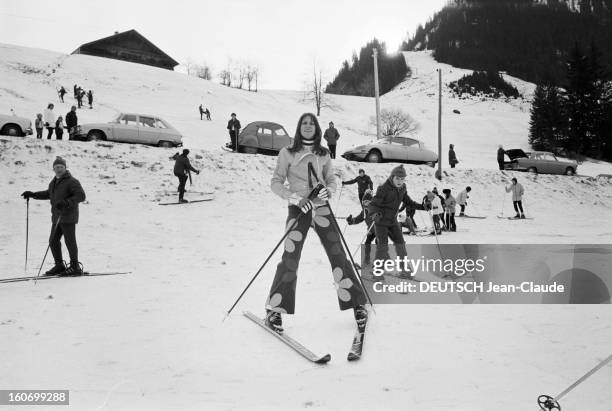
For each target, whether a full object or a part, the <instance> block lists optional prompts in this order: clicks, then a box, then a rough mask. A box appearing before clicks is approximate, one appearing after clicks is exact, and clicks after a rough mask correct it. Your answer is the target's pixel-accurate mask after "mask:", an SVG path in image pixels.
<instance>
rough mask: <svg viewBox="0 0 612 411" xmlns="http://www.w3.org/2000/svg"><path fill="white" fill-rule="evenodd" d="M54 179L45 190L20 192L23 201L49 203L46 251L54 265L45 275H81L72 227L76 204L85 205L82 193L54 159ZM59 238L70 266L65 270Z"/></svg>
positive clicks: (63, 163)
mask: <svg viewBox="0 0 612 411" xmlns="http://www.w3.org/2000/svg"><path fill="white" fill-rule="evenodd" d="M53 171H54V172H55V177H54V178H53V179H52V180H51V182H50V183H49V187H48V188H47V189H46V190H43V191H38V192H32V191H24V192H23V194H21V195H22V197H23V198H25V199H30V198H33V199H35V200H50V202H51V223H52V226H51V236H50V238H49V248H50V249H51V254H52V255H53V260H54V261H55V265H54V266H53V268H52V269H50V270H49V271H47V272H46V273H45V275H47V276H49V275H65V276H73V275H82V274H83V268H82V267H81V264H80V263H79V249H78V246H77V240H76V225H77V223H78V222H79V203H81V202H83V201H85V191H83V187H82V186H81V183H79V180H77V179H76V178H74V177H73V176H72V175H71V174H70V171H68V170H67V169H66V161H65V160H64V159H63V158H61V157H57V158H56V159H55V161H54V162H53ZM62 236H63V237H64V242H65V243H66V248H68V254H69V255H70V266H69V267H66V266H65V264H64V259H63V258H62V244H61V242H60V240H61V238H62Z"/></svg>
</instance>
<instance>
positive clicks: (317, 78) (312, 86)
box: [304, 64, 330, 117]
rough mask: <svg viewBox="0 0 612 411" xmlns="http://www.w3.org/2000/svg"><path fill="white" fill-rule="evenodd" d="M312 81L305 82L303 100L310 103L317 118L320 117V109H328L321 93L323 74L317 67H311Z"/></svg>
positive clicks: (323, 94) (323, 93) (322, 92)
mask: <svg viewBox="0 0 612 411" xmlns="http://www.w3.org/2000/svg"><path fill="white" fill-rule="evenodd" d="M312 74H313V76H312V80H310V81H308V82H306V84H305V87H304V88H305V90H304V100H305V101H312V102H314V104H315V107H316V109H317V117H319V116H320V115H321V108H322V107H330V105H329V104H328V103H327V99H326V97H325V92H324V91H323V73H322V71H321V69H320V68H317V65H316V64H314V65H313V70H312Z"/></svg>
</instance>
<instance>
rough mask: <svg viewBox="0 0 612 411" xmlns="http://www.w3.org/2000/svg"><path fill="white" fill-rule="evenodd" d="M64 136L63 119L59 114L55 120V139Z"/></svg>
mask: <svg viewBox="0 0 612 411" xmlns="http://www.w3.org/2000/svg"><path fill="white" fill-rule="evenodd" d="M63 136H64V119H63V118H62V116H59V117H58V118H57V120H56V121H55V139H56V140H61V139H62V138H63Z"/></svg>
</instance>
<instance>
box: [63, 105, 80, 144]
mask: <svg viewBox="0 0 612 411" xmlns="http://www.w3.org/2000/svg"><path fill="white" fill-rule="evenodd" d="M76 110H77V108H76V106H72V107H71V108H70V111H69V112H68V113H66V128H67V129H68V140H72V138H73V137H74V134H75V133H76V131H77V126H78V125H79V118H78V117H77V113H76Z"/></svg>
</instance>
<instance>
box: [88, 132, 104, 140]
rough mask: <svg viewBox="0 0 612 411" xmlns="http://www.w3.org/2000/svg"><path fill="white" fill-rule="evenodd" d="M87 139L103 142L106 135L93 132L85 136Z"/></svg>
mask: <svg viewBox="0 0 612 411" xmlns="http://www.w3.org/2000/svg"><path fill="white" fill-rule="evenodd" d="M87 139H88V140H90V141H104V140H106V135H104V133H103V132H101V131H97V130H93V131H90V132H89V133H88V134H87Z"/></svg>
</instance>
